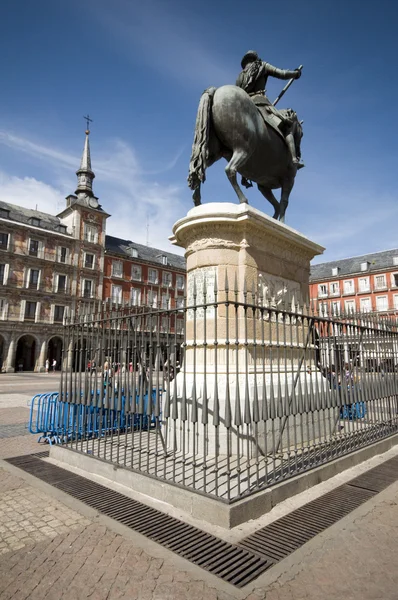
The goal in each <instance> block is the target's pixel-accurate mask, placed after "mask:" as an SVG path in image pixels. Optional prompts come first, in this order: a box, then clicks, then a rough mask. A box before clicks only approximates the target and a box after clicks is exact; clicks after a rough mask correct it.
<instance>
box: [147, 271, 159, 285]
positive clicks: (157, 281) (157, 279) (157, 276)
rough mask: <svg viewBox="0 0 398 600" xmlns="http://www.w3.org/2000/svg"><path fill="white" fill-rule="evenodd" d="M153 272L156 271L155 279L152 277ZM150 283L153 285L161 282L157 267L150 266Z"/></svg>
mask: <svg viewBox="0 0 398 600" xmlns="http://www.w3.org/2000/svg"><path fill="white" fill-rule="evenodd" d="M151 273H156V277H155V281H152V279H151ZM148 283H149V284H152V285H158V283H159V271H158V270H157V269H152V268H148Z"/></svg>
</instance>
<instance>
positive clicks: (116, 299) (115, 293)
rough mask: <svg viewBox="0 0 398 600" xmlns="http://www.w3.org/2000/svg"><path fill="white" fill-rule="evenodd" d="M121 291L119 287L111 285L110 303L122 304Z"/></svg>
mask: <svg viewBox="0 0 398 600" xmlns="http://www.w3.org/2000/svg"><path fill="white" fill-rule="evenodd" d="M122 294H123V289H122V286H121V285H112V302H113V304H121V303H122Z"/></svg>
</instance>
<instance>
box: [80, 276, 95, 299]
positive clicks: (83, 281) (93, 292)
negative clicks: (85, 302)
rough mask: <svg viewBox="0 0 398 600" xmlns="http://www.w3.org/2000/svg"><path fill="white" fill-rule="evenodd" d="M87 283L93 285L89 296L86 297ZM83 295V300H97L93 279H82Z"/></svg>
mask: <svg viewBox="0 0 398 600" xmlns="http://www.w3.org/2000/svg"><path fill="white" fill-rule="evenodd" d="M86 281H89V282H90V283H91V286H90V295H89V296H85V294H84V288H85V284H86ZM81 295H82V298H95V291H94V280H93V279H88V277H84V279H82V291H81Z"/></svg>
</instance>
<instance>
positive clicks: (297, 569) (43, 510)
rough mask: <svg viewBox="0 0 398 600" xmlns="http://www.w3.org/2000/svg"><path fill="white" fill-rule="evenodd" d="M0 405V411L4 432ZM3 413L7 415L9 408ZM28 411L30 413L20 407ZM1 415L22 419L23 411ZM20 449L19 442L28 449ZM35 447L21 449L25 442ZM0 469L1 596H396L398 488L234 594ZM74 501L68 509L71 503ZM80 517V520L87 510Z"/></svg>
mask: <svg viewBox="0 0 398 600" xmlns="http://www.w3.org/2000/svg"><path fill="white" fill-rule="evenodd" d="M3 410H5V409H2V410H0V427H1V425H2V424H3V423H4V422H3V421H2V418H3V415H4V413H3V412H2V411H3ZM7 410H8V409H7ZM25 410H26V409H25ZM14 417H15V419H14V421H13V420H12V413H11V412H10V413H7V422H8V424H12V423H20V422H21V421H19V419H20V418H21V413H20V408H18V410H17V409H15V414H14ZM36 437H37V436H28V435H24V436H17V437H15V438H8V439H4V440H0V442H7V443H8V447H5V446H2V445H1V443H0V458H4V457H5V456H10V455H11V454H10V447H9V445H10V443H12V442H13V441H14V446H13V448H15V449H17V450H18V449H19V451H17V452H14V454H22V453H27V452H32V451H39V450H42V449H43V446H39V445H38V444H37V443H36ZM24 444H25V446H24ZM29 444H30V445H31V446H32V448H34V449H33V450H27V448H28V445H29ZM17 474H18V471H17V470H15V469H12V468H11V467H9V466H8V465H6V464H5V463H3V467H1V466H0V599H1V600H11V599H13V600H23V599H29V600H42V599H46V600H61V599H66V598H67V599H68V600H80V599H84V598H90V599H91V600H116V599H121V598H124V599H126V600H127V599H128V600H183V599H189V600H202V599H205V600H233V599H241V600H243V599H245V600H260V599H263V600H304V599H307V600H341V598H344V600H397V598H398V591H397V590H398V569H397V568H396V566H397V558H396V557H397V554H398V483H395V484H394V485H392V486H390V487H389V488H387V489H386V490H385V491H384V492H382V493H381V494H379V495H378V496H376V497H375V498H374V499H373V500H370V501H368V502H367V503H365V504H364V505H363V506H362V507H360V508H359V509H357V510H356V511H354V512H353V513H352V514H351V515H349V516H348V517H346V518H345V519H343V520H342V521H340V522H339V523H337V524H336V525H334V526H333V527H331V528H330V529H328V530H326V531H325V532H324V533H323V534H321V535H319V536H317V537H316V538H314V539H313V540H312V541H311V542H310V543H308V544H306V545H305V546H303V547H302V548H301V549H300V550H298V551H297V552H295V553H294V554H292V555H291V556H290V557H289V558H287V559H286V560H285V561H282V562H281V563H280V564H279V565H277V566H276V567H274V568H273V569H271V570H270V571H268V572H267V573H265V574H264V575H263V576H262V577H261V578H260V579H259V580H258V581H257V582H254V583H253V584H252V585H251V586H250V588H248V589H247V590H236V589H235V588H232V587H231V586H228V585H226V584H224V583H222V582H220V583H219V584H218V583H217V582H216V580H215V578H214V577H212V576H210V575H209V574H207V573H206V572H205V571H202V570H200V569H198V568H196V567H194V566H192V567H191V566H188V567H185V565H186V563H184V561H182V560H181V559H179V558H178V557H176V556H174V555H173V554H171V553H169V552H168V551H166V550H164V549H162V548H160V547H159V546H157V545H156V544H153V543H152V542H148V543H147V544H145V546H144V547H143V545H142V542H141V538H140V536H138V535H136V534H134V532H128V533H126V534H123V535H121V534H120V533H118V531H117V528H116V527H114V526H113V524H112V522H111V521H110V520H106V519H104V518H102V517H98V516H94V514H95V513H94V511H92V513H90V514H91V515H92V516H87V515H88V513H87V511H82V510H81V508H80V506H81V505H80V504H79V503H77V502H75V503H74V501H73V500H71V499H69V501H66V500H65V501H61V500H60V499H59V498H63V496H62V495H60V496H59V498H58V499H56V498H55V497H54V493H53V491H52V490H48V488H47V487H46V486H45V485H39V484H38V483H37V484H36V480H29V481H33V483H32V485H31V484H30V483H28V482H27V479H26V477H24V476H21V477H19V476H18V475H17ZM73 503H74V504H73ZM83 512H84V514H83Z"/></svg>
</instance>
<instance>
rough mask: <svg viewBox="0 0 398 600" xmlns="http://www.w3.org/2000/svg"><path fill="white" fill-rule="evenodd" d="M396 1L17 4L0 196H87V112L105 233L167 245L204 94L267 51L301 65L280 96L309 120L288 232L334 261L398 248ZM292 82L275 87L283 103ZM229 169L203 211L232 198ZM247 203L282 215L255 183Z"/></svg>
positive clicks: (2, 98) (39, 200)
mask: <svg viewBox="0 0 398 600" xmlns="http://www.w3.org/2000/svg"><path fill="white" fill-rule="evenodd" d="M397 20H398V4H397V3H396V2H395V1H394V0H380V1H379V2H378V3H377V4H375V3H374V2H371V1H370V0H362V1H358V0H302V1H301V2H300V3H298V2H297V1H294V2H293V1H292V0H285V1H284V2H274V1H272V2H270V1H268V0H262V1H256V0H253V1H252V2H250V3H243V2H241V1H239V2H238V1H236V0H231V1H230V2H225V1H221V0H218V1H213V2H209V1H208V0H202V1H201V2H193V1H191V0H184V1H182V0H168V1H167V2H166V1H160V0H145V2H144V1H141V0H140V1H137V0H112V1H111V0H63V1H61V0H60V1H58V2H54V0H35V2H31V1H30V0H14V1H13V2H8V3H6V4H5V5H4V6H3V9H2V18H1V21H0V66H1V71H0V72H1V74H2V86H1V87H2V92H1V95H0V199H1V200H4V201H9V202H14V203H16V204H21V205H24V206H28V207H32V208H34V207H35V206H36V204H37V205H38V208H39V210H44V211H48V212H53V213H55V212H57V211H58V210H61V209H62V208H63V206H64V197H65V196H66V195H67V194H69V193H71V192H73V191H74V190H75V187H76V176H75V170H76V169H77V167H78V164H79V159H80V155H81V152H82V148H83V142H84V129H85V123H84V121H83V119H82V116H83V115H84V114H87V112H89V113H90V115H91V116H92V118H93V119H94V122H93V123H92V126H91V131H92V134H91V153H92V161H93V168H94V171H95V173H96V179H95V181H94V186H95V192H96V194H97V195H98V196H99V198H100V201H101V203H102V205H103V207H104V209H105V210H107V211H109V212H110V213H111V214H112V217H111V219H110V220H109V221H108V233H110V234H113V235H119V236H120V237H126V238H129V239H133V240H135V241H137V242H143V243H145V241H146V236H147V232H146V222H147V219H149V223H150V227H149V242H150V243H151V244H152V245H154V246H157V247H161V248H165V249H170V246H169V242H168V236H169V235H170V233H171V227H172V225H173V223H174V222H175V221H176V220H177V219H178V218H181V217H183V216H184V215H185V214H186V213H187V211H188V210H189V209H190V208H191V207H192V201H191V193H190V190H189V189H188V187H187V185H186V177H187V170H188V163H189V157H190V152H191V145H192V138H193V129H194V124H195V118H196V110H197V105H198V102H199V98H200V95H201V93H202V91H203V90H204V89H205V88H206V87H208V86H210V85H214V86H220V85H223V84H226V83H234V81H235V79H236V77H237V75H238V73H239V70H240V60H241V57H242V55H243V54H244V53H245V52H246V50H248V49H252V48H253V49H256V50H257V51H258V52H259V54H260V56H261V57H262V58H263V59H264V60H267V61H268V62H271V63H272V64H274V65H276V66H279V67H281V68H292V69H293V68H295V67H297V66H298V65H299V64H303V65H304V69H303V76H302V77H301V79H300V80H299V81H297V82H295V83H294V84H293V86H292V87H291V88H290V90H289V91H288V92H287V94H286V96H285V97H284V99H283V100H282V102H281V107H283V106H289V107H290V106H291V107H292V108H294V109H295V110H296V111H297V112H298V114H299V117H300V118H301V119H304V138H303V143H302V154H303V158H304V161H305V164H306V168H305V169H302V170H301V171H300V172H299V173H298V176H297V179H296V185H295V188H294V189H293V191H292V194H291V199H290V205H289V208H288V212H287V219H286V222H287V224H289V225H291V226H292V227H294V228H295V229H297V230H299V231H301V232H302V233H304V234H305V235H307V236H309V237H311V238H312V239H313V240H314V241H316V242H318V243H320V244H322V245H323V246H326V249H327V250H326V252H325V254H324V256H323V258H322V259H318V261H317V262H319V260H333V259H337V258H343V257H346V256H351V255H358V254H362V253H366V252H375V251H378V250H384V249H388V248H393V247H397V246H398V236H397V233H396V230H397V222H398V202H397V192H396V171H397V165H398V139H396V137H397V134H396V133H395V130H396V123H395V119H396V118H397V115H396V113H395V112H394V111H395V106H396V105H397V93H398V83H397V82H398V78H397V75H396V60H397V54H398V52H397V50H398V42H397V34H396V23H397ZM282 86H283V82H280V81H278V80H276V79H274V80H272V79H270V80H269V81H268V95H269V97H270V98H271V100H273V99H274V98H275V97H276V96H277V95H278V93H279V91H280V89H281V87H282ZM224 166H225V163H224V164H223V161H219V162H218V163H216V164H215V165H214V166H212V167H211V168H210V169H209V170H208V172H207V181H206V183H205V185H204V187H203V189H202V200H203V202H210V201H225V202H228V201H229V202H235V201H237V199H236V197H235V194H234V192H233V190H232V188H231V186H230V184H229V182H228V180H227V178H226V176H225V174H224ZM248 198H249V202H250V203H251V204H253V205H254V206H255V207H256V208H258V209H260V210H263V211H264V212H266V213H268V214H272V211H271V206H270V205H269V204H268V203H267V202H265V200H264V199H263V198H262V196H261V195H260V194H259V192H258V191H257V190H255V189H254V188H253V189H252V190H249V191H248Z"/></svg>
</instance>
